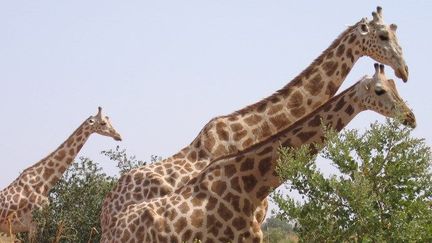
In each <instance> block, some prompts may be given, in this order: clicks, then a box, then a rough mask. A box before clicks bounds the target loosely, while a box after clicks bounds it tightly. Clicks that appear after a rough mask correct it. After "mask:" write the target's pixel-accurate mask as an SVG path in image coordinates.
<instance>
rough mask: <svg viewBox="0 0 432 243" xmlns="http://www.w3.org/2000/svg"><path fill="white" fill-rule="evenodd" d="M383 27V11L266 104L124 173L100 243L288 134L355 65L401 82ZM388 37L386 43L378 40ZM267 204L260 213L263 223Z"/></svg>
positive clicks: (218, 122) (213, 124)
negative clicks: (158, 202)
mask: <svg viewBox="0 0 432 243" xmlns="http://www.w3.org/2000/svg"><path fill="white" fill-rule="evenodd" d="M391 26H393V25H390V26H388V25H385V24H384V23H383V20H382V16H381V10H380V8H379V11H378V12H377V13H375V15H374V19H373V20H371V21H368V20H366V19H362V20H361V21H359V22H358V23H356V24H355V25H353V26H351V27H349V28H348V29H347V30H345V31H344V32H343V33H342V34H341V35H340V36H339V37H338V38H337V39H336V40H335V41H334V42H333V43H332V44H331V45H330V47H328V48H327V49H326V50H325V51H324V52H323V53H322V54H321V55H320V56H319V57H318V58H317V59H316V60H315V61H314V62H313V63H312V64H311V65H310V66H309V67H307V68H306V69H305V70H304V71H303V72H302V73H301V74H300V75H298V76H297V77H295V78H294V79H293V80H292V81H291V82H289V83H288V84H287V85H286V86H285V87H283V88H282V89H281V90H279V91H277V92H276V93H274V94H273V95H271V96H269V97H268V98H265V99H263V100H262V101H260V102H258V103H256V104H254V105H251V106H248V107H246V108H244V109H241V110H239V111H237V112H234V113H232V114H230V115H226V116H221V117H216V118H214V119H212V120H211V121H209V122H208V123H207V125H205V126H204V128H203V129H202V130H201V131H200V133H199V134H198V136H197V137H196V138H195V139H194V141H193V142H192V143H191V144H190V145H189V146H187V147H185V148H184V149H182V150H181V151H180V152H179V153H177V154H175V155H174V156H172V157H169V158H167V159H165V160H163V161H160V162H156V163H153V164H150V165H146V166H143V167H140V168H137V169H133V170H131V171H129V172H128V173H126V174H124V175H123V176H122V177H121V178H120V179H119V181H118V184H117V185H116V187H115V188H114V189H113V190H112V191H111V192H110V193H109V194H108V195H107V197H106V198H105V200H104V203H103V206H102V214H101V226H102V242H104V241H109V240H110V239H111V237H112V236H111V235H109V234H108V233H107V234H105V232H109V228H111V227H114V226H115V225H116V219H117V214H118V212H120V211H122V210H124V209H125V208H126V207H128V206H129V205H132V204H135V203H138V202H141V201H144V200H150V199H152V198H155V197H160V196H164V195H167V194H169V193H170V192H172V191H174V190H175V189H176V188H179V187H180V186H182V185H184V184H185V183H187V182H188V181H189V180H190V179H191V178H192V177H194V176H196V175H197V174H198V173H200V171H201V170H202V169H204V168H205V167H206V166H207V165H208V164H209V163H210V161H212V160H214V159H216V158H218V157H221V156H226V155H228V154H235V153H238V152H239V151H242V150H244V149H247V148H248V147H250V146H252V145H254V144H257V143H259V142H261V141H264V140H265V139H267V138H269V137H270V136H272V135H273V134H276V133H278V132H280V131H282V130H283V129H286V128H287V127H289V126H290V125H291V124H293V123H294V122H295V121H297V120H298V119H300V118H301V117H303V116H304V115H306V114H308V113H309V112H311V111H313V110H314V109H316V107H318V106H320V105H322V104H323V103H324V102H325V101H327V100H328V99H330V98H331V97H332V96H333V95H334V94H335V93H336V91H337V90H338V88H339V87H340V85H341V84H342V82H343V80H344V79H345V78H346V76H347V75H348V73H349V71H350V70H351V68H352V67H353V65H354V64H355V62H356V61H357V60H358V59H359V58H360V57H362V56H364V55H367V56H370V57H372V58H374V59H376V60H378V61H381V62H383V63H385V64H388V65H390V66H392V67H393V69H394V70H395V72H396V73H397V75H398V76H399V77H402V78H403V79H404V80H406V79H407V78H408V69H407V67H406V64H405V61H404V59H403V55H402V51H401V48H400V46H399V44H398V41H397V38H396V35H395V30H396V28H395V27H391ZM382 35H386V38H387V39H385V40H381V39H380V37H379V36H382ZM266 203H267V202H266V201H263V205H262V207H261V208H260V209H258V210H257V212H256V216H257V218H259V219H258V220H259V221H262V220H263V219H264V216H265V212H266V205H267V204H266Z"/></svg>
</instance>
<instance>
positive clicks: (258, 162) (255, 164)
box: [112, 65, 415, 242]
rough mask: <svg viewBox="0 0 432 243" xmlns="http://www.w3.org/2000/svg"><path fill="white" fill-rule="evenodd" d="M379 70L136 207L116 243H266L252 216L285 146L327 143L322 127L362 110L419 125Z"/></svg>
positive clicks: (336, 125)
mask: <svg viewBox="0 0 432 243" xmlns="http://www.w3.org/2000/svg"><path fill="white" fill-rule="evenodd" d="M375 67H376V73H375V75H374V76H373V77H372V78H370V77H364V78H362V79H361V80H360V81H359V82H357V83H356V84H355V85H353V86H351V87H350V88H348V89H347V90H346V91H344V92H342V93H341V94H339V95H337V96H335V97H333V98H332V99H331V100H329V101H328V102H326V103H325V104H323V105H322V106H320V107H319V108H318V109H316V110H315V111H313V112H311V113H309V114H308V115H306V116H305V117H303V118H301V119H300V120H299V121H297V122H295V123H294V124H293V125H292V126H290V127H288V128H286V129H284V130H282V131H281V132H279V133H277V134H275V135H273V136H271V137H270V138H268V139H267V140H265V141H263V142H261V143H258V144H255V145H253V146H251V147H250V148H248V149H246V150H244V151H241V152H240V153H238V154H234V155H228V156H225V157H221V158H218V159H215V160H214V161H212V162H211V163H210V164H209V165H208V166H207V167H206V168H205V169H204V170H203V171H202V172H201V173H199V174H198V175H197V176H196V177H194V178H193V179H191V180H190V181H189V182H188V183H187V184H186V185H184V186H182V187H180V188H179V189H177V190H176V191H175V192H174V193H171V194H169V195H166V196H164V197H160V198H154V199H152V200H149V201H144V202H141V203H138V204H135V205H130V206H129V207H128V208H127V209H125V210H124V211H123V212H122V213H120V214H119V219H118V221H117V224H116V227H114V228H113V229H112V230H113V235H114V239H113V241H112V242H192V240H195V239H199V240H201V242H261V241H262V232H261V229H260V222H258V221H257V219H256V217H255V215H254V212H255V211H256V209H257V208H259V207H260V205H261V202H262V200H264V199H265V198H266V197H267V196H268V194H269V193H270V192H271V190H272V188H276V187H278V186H279V185H280V184H281V183H282V181H281V180H280V178H279V177H278V175H277V174H276V172H275V167H276V164H277V160H278V158H279V154H278V150H279V148H280V146H281V145H282V146H287V147H292V148H298V147H300V146H301V145H303V144H315V145H316V144H322V143H323V142H324V141H323V138H324V128H323V127H322V124H324V125H325V126H326V127H330V128H332V129H335V130H336V131H340V130H341V129H342V128H343V127H345V126H346V125H347V124H348V123H349V122H350V121H351V120H352V119H353V118H354V117H355V116H356V115H357V114H358V113H359V112H361V111H364V110H374V111H376V112H378V113H380V114H382V115H385V116H389V117H394V116H396V115H397V114H404V116H405V122H406V124H408V125H410V126H413V127H414V126H415V117H414V115H413V113H412V112H411V111H410V109H409V108H408V107H407V106H406V104H405V103H404V102H403V101H402V99H401V98H400V97H399V95H398V92H397V90H396V87H395V84H394V82H393V80H388V79H387V78H386V77H385V75H384V66H382V65H381V67H378V65H376V66H375ZM395 107H397V109H396V108H395ZM398 111H399V112H402V113H398ZM321 121H322V124H321ZM312 152H315V153H316V152H317V151H316V150H312Z"/></svg>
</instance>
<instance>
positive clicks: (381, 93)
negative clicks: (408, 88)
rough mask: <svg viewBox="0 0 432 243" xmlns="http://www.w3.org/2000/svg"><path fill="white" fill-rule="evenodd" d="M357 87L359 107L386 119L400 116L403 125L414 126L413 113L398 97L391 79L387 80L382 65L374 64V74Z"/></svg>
mask: <svg viewBox="0 0 432 243" xmlns="http://www.w3.org/2000/svg"><path fill="white" fill-rule="evenodd" d="M359 84H360V85H358V86H357V89H356V93H357V97H358V98H359V101H360V105H361V106H362V107H363V108H365V109H368V110H373V111H376V112H378V113H380V114H382V115H384V116H387V117H393V118H394V117H398V116H402V117H401V118H402V119H403V124H404V125H408V126H410V127H413V128H414V127H415V126H416V119H415V116H414V113H413V112H412V111H411V109H410V108H409V107H408V106H407V104H406V103H405V102H404V101H403V100H402V98H401V97H400V95H399V93H398V91H397V89H396V85H395V82H394V81H393V79H387V77H386V75H385V73H384V65H382V64H378V63H375V74H374V76H373V77H372V78H364V79H362V81H360V83H359Z"/></svg>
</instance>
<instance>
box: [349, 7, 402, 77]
mask: <svg viewBox="0 0 432 243" xmlns="http://www.w3.org/2000/svg"><path fill="white" fill-rule="evenodd" d="M372 17H373V19H372V20H371V21H368V20H367V19H366V18H364V19H362V20H361V21H360V22H359V23H358V24H357V25H356V28H355V32H356V33H357V34H356V35H357V36H358V37H359V42H358V45H359V46H358V47H359V52H360V54H361V55H367V56H370V57H371V58H373V59H375V60H376V61H378V62H380V63H383V64H386V65H389V66H391V67H392V68H393V70H395V75H396V76H397V77H398V78H401V79H402V80H403V81H404V82H406V81H407V80H408V66H407V65H406V63H405V60H404V58H403V53H402V48H401V47H400V45H399V42H398V39H397V37H396V29H397V25H395V24H390V25H386V24H385V23H384V20H383V16H382V8H381V7H377V11H376V12H372ZM352 38H353V39H352V41H354V39H356V38H354V36H353V37H352Z"/></svg>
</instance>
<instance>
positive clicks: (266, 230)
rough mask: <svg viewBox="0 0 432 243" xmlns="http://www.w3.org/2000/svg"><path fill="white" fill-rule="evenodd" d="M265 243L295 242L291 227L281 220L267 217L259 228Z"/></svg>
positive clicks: (284, 220)
mask: <svg viewBox="0 0 432 243" xmlns="http://www.w3.org/2000/svg"><path fill="white" fill-rule="evenodd" d="M261 229H262V230H263V234H264V242H266V243H289V242H297V238H296V235H295V233H294V232H293V227H292V225H291V224H290V223H289V222H288V221H287V220H286V219H283V218H280V217H275V216H274V215H273V216H271V217H269V218H268V219H267V220H266V221H265V223H264V224H263V225H262V226H261Z"/></svg>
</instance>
